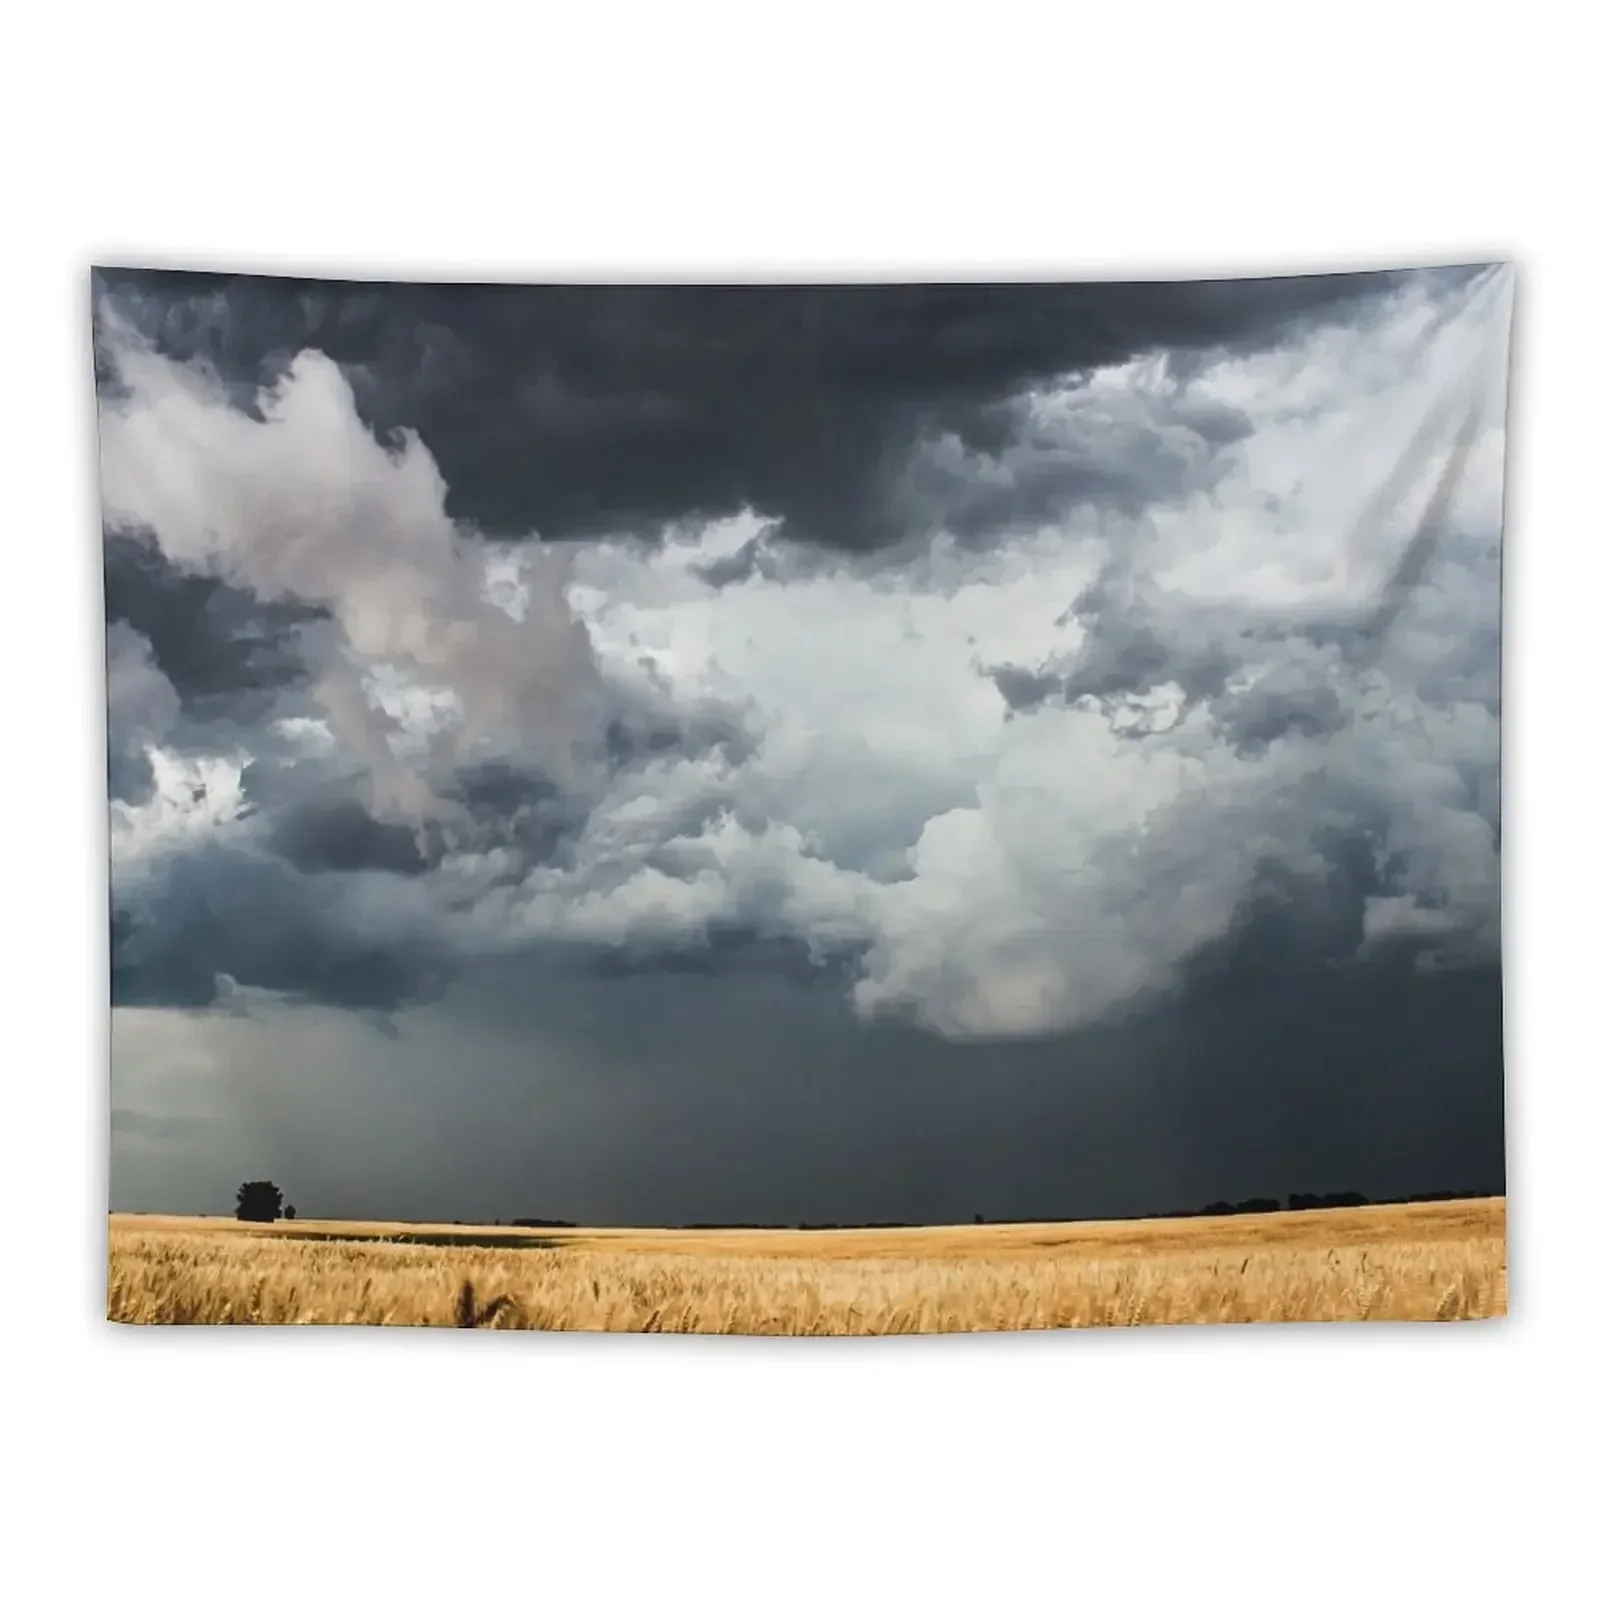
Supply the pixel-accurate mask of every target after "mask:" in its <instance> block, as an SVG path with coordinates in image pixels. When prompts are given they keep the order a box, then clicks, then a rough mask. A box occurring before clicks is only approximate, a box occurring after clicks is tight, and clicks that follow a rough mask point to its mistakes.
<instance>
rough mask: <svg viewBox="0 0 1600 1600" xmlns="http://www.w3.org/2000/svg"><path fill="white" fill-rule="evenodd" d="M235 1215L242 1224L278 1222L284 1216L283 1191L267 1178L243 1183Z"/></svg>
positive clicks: (235, 1203)
mask: <svg viewBox="0 0 1600 1600" xmlns="http://www.w3.org/2000/svg"><path fill="white" fill-rule="evenodd" d="M233 1214H234V1216H235V1217H237V1218H238V1220H239V1221H240V1222H276V1221H277V1220H278V1218H279V1217H280V1216H281V1215H282V1214H283V1190H281V1189H280V1188H279V1187H278V1186H277V1184H275V1183H271V1182H269V1181H268V1180H266V1179H265V1178H258V1179H255V1180H253V1181H251V1182H249V1183H241V1184H240V1185H239V1193H238V1195H237V1196H236V1197H235V1199H234V1204H233Z"/></svg>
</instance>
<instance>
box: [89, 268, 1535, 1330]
mask: <svg viewBox="0 0 1600 1600" xmlns="http://www.w3.org/2000/svg"><path fill="white" fill-rule="evenodd" d="M88 287H89V291H90V293H89V301H90V305H89V308H88V311H89V315H90V316H91V318H92V326H93V340H92V343H93V356H94V372H93V384H94V392H95V397H96V409H97V423H96V426H97V448H98V463H97V474H98V477H97V481H98V492H99V496H100V503H101V538H102V540H103V551H104V578H105V586H104V609H105V623H106V635H105V642H106V658H105V672H106V702H105V708H104V710H105V719H106V726H105V732H106V740H107V743H106V754H107V767H106V779H107V799H108V839H107V843H106V848H107V849H108V855H109V861H108V866H109V894H110V905H109V938H110V996H109V1000H110V1030H109V1039H110V1062H109V1116H110V1136H109V1167H110V1170H109V1173H108V1197H107V1199H108V1211H109V1219H108V1252H109V1259H108V1279H107V1317H108V1319H109V1320H110V1321H112V1322H116V1323H136V1324H224V1323H226V1324H244V1323H255V1324H346V1325H348V1324H356V1325H382V1326H390V1327H444V1328H477V1329H491V1330H505V1331H516V1330H550V1331H574V1332H593V1331H615V1332H632V1333H638V1332H649V1333H722V1334H735V1335H740V1334H756V1335H802V1336H803V1335H900V1334H924V1333H974V1332H1006V1331H1020V1330H1044V1329H1066V1328H1079V1327H1106V1326H1116V1327H1131V1326H1136V1325H1153V1324H1167V1325H1170V1324H1215V1323H1308V1322H1347V1321H1348V1322H1362V1321H1365V1322H1396V1321H1404V1322H1457V1321H1462V1320H1476V1319H1484V1318H1494V1317H1501V1316H1504V1315H1505V1313H1506V1309H1507V1288H1506V1199H1505V1193H1506V1154H1505V1149H1506V1144H1505V1080H1504V1060H1503V1042H1502V968H1501V939H1500V926H1501V865H1500V850H1501V824H1500V793H1501V726H1500V704H1501V563H1502V543H1503V525H1504V491H1505V482H1504V479H1505V468H1506V426H1507V415H1506V414H1507V397H1508V393H1509V373H1508V369H1509V364H1510V349H1511V326H1512V303H1513V287H1514V278H1513V271H1512V268H1511V267H1510V266H1509V265H1506V264H1504V263H1489V264H1481V265H1479V264H1468V265H1460V266H1449V267H1439V266H1430V267H1397V268H1395V269H1394V270H1368V271H1360V272H1349V271H1341V272H1330V273H1323V274H1307V275H1296V276H1264V275H1242V276H1239V277H1237V278H1229V279H1207V280H1165V281H1129V282H1087V281H1085V282H1068V281H1062V282H1048V283H1047V282H1021V281H1019V282H1010V283H957V282H950V283H943V282H928V283H881V282H873V283H844V282H837V283H808V284H790V285H785V284H773V283H737V282H728V283H723V284H698V285H697V284H660V285H651V284H644V283H593V284H577V283H563V284H545V285H539V284H535V283H531V282H529V283H520V284H517V283H439V282H433V283H423V282H365V281H334V280H324V279H310V278H304V279H299V278H290V277H274V276H251V275H238V274H232V273H221V272H216V273H210V272H199V271H195V272H187V271H172V270H155V269H148V268H136V267H122V266H111V265H107V266H103V267H99V268H96V269H95V270H94V271H93V272H92V274H90V282H89V285H88ZM86 377H87V374H86ZM97 847H98V846H97Z"/></svg>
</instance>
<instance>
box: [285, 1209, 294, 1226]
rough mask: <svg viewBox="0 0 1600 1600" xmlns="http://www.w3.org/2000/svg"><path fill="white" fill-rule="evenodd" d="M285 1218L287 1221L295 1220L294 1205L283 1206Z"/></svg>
mask: <svg viewBox="0 0 1600 1600" xmlns="http://www.w3.org/2000/svg"><path fill="white" fill-rule="evenodd" d="M283 1220H284V1221H285V1222H293V1221H294V1207H293V1206H285V1207H284V1208H283Z"/></svg>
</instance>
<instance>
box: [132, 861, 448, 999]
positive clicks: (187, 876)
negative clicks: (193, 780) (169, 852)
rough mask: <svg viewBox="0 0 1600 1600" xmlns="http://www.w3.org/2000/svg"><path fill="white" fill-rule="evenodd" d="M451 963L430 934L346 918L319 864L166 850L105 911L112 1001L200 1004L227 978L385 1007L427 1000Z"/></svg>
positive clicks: (220, 989)
mask: <svg viewBox="0 0 1600 1600" xmlns="http://www.w3.org/2000/svg"><path fill="white" fill-rule="evenodd" d="M458 968H459V960H458V958H457V957H456V956H455V955H453V954H452V953H450V952H448V951H446V950H444V949H443V948H441V947H439V946H438V945H436V944H434V943H432V942H431V941H428V940H426V939H423V938H419V937H417V936H416V935H415V934H413V933H408V932H407V931H405V930H401V929H396V928H394V927H391V926H386V925H385V924H384V923H383V922H382V920H381V919H373V920H372V921H370V922H368V923H366V924H365V925H363V924H362V923H361V922H359V921H354V920H352V919H351V917H350V916H349V915H348V913H347V909H346V906H345V905H344V904H343V903H342V901H341V897H340V893H339V888H338V885H337V884H336V883H335V882H334V881H333V879H332V877H331V875H330V874H329V873H328V872H324V871H312V872H309V873H308V872H302V871H300V870H298V869H297V868H295V867H293V866H291V865H290V864H289V863H287V862H285V861H282V860H278V859H276V858H274V857H272V856H269V855H261V854H254V853H250V852H246V851H242V850H230V849H226V848H223V847H220V846H209V847H204V848H200V849H196V850H192V851H189V852H186V853H184V854H182V855H177V856H174V857H172V858H171V859H170V860H168V861H166V862H164V863H163V864H162V867H161V870H160V871H159V872H158V873H157V874H156V875H155V876H154V877H153V879H152V880H151V881H150V882H148V883H146V884H144V885H142V886H141V888H140V891H139V892H138V894H137V895H124V896H118V897H117V898H116V903H115V904H114V908H113V913H112V939H111V1001H112V1004H113V1005H114V1006H167V1007H178V1008H193V1007H205V1006H209V1005H212V1004H213V1003H214V1002H216V1001H217V1000H218V998H219V996H221V995H224V994H225V993H226V992H227V991H228V987H229V982H230V981H231V983H233V984H237V985H242V986H244V987H246V988H249V989H261V990H265V991H269V992H273V993H278V994H284V995H289V996H293V997H296V998H298V999H301V1000H304V1001H307V1002H318V1003H321V1004H325V1005H332V1006H343V1007H348V1008H350V1009H352V1010H358V1011H362V1010H374V1011H388V1010H392V1009H394V1008H395V1007H397V1006H402V1005H412V1004H423V1003H426V1002H427V1001H428V1000H429V999H433V998H437V996H438V995H439V994H440V993H442V992H443V988H444V985H445V982H446V980H447V978H448V977H449V975H450V974H451V973H453V972H454V971H456V970H458Z"/></svg>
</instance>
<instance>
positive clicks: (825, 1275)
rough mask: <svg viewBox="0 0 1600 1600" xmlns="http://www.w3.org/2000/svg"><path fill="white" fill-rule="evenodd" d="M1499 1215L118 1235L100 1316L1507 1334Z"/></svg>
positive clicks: (138, 1227) (1445, 1211) (313, 1226)
mask: <svg viewBox="0 0 1600 1600" xmlns="http://www.w3.org/2000/svg"><path fill="white" fill-rule="evenodd" d="M1505 1310H1506V1242H1505V1202H1504V1200H1468V1201H1447V1202H1440V1203H1435V1204H1421V1205H1407V1206H1365V1207H1350V1208H1346V1209H1337V1210H1328V1211H1301V1212H1289V1213H1269V1214H1261V1215H1246V1216H1230V1217H1207V1218H1185V1219H1179V1220H1168V1221H1152V1222H1107V1223H1020V1224H1003V1223H999V1224H986V1225H978V1226H971V1227H953V1228H884V1229H838V1230H816V1231H801V1230H776V1229H739V1230H734V1229H683V1230H676V1229H596V1230H588V1229H564V1228H563V1229H547V1230H537V1229H517V1228H489V1227H484V1228H462V1227H453V1226H451V1227H447V1226H440V1225H430V1224H402V1223H377V1222H362V1223H353V1222H345V1221H313V1220H307V1219H299V1220H296V1221H295V1222H292V1223H288V1222H278V1223H272V1224H244V1223H237V1222H234V1221H232V1220H221V1219H207V1218H194V1217H145V1216H114V1217H112V1219H111V1225H110V1263H109V1275H108V1283H107V1315H108V1317H109V1318H110V1319H111V1320H112V1321H116V1322H127V1323H166V1324H173V1323H183V1324H193V1323H268V1324H287V1323H345V1324H350V1323H354V1324H361V1325H368V1324H378V1325H390V1326H421V1327H481V1328H503V1329H560V1330H569V1331H602V1330H603V1331H616V1332H649V1333H737V1334H824V1335H839V1334H903V1333H963V1332H989V1331H1000V1330H1009V1329H1030V1328H1031V1329H1042V1328H1068V1327H1105V1326H1130V1325H1136V1324H1160V1323H1218V1322H1328V1321H1357V1320H1366V1321H1379V1320H1381V1321H1396V1320H1398V1321H1423V1322H1427V1321H1455V1320H1461V1319H1467V1318H1481V1317H1492V1316H1500V1315H1504V1313H1505Z"/></svg>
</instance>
